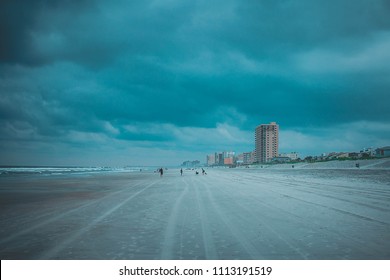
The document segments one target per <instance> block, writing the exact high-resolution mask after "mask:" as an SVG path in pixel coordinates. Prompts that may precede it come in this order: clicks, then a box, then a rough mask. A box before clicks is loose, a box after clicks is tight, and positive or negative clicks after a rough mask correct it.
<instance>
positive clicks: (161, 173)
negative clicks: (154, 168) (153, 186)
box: [160, 167, 164, 177]
mask: <svg viewBox="0 0 390 280" xmlns="http://www.w3.org/2000/svg"><path fill="white" fill-rule="evenodd" d="M163 173H164V170H163V168H162V167H161V168H160V177H162V175H163Z"/></svg>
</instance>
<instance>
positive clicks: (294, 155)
mask: <svg viewBox="0 0 390 280" xmlns="http://www.w3.org/2000/svg"><path fill="white" fill-rule="evenodd" d="M279 157H287V158H289V159H290V160H297V159H298V158H299V155H298V153H297V152H291V153H282V154H280V155H279Z"/></svg>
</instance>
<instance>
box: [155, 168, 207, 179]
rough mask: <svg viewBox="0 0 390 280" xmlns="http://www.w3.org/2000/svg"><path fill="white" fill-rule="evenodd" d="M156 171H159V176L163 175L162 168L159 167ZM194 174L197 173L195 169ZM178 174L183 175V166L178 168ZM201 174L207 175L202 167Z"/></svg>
mask: <svg viewBox="0 0 390 280" xmlns="http://www.w3.org/2000/svg"><path fill="white" fill-rule="evenodd" d="M157 171H158V173H160V177H162V176H163V174H164V169H163V168H162V167H161V168H159V169H157ZM195 174H196V175H198V174H199V172H198V171H195ZM180 175H181V176H183V168H180ZM202 175H207V173H206V171H205V170H204V169H203V168H202Z"/></svg>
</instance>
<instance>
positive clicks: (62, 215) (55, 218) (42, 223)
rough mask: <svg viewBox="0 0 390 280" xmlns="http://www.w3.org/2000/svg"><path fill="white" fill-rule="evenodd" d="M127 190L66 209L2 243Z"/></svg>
mask: <svg viewBox="0 0 390 280" xmlns="http://www.w3.org/2000/svg"><path fill="white" fill-rule="evenodd" d="M139 185H140V183H138V184H137V185H135V186H132V188H135V187H138V186H139ZM126 191H128V189H126V188H124V189H121V190H119V191H116V192H113V193H110V194H109V195H106V196H104V197H102V198H100V199H98V200H94V201H90V202H88V203H86V204H83V205H81V206H79V207H76V208H73V209H71V210H68V211H66V212H63V213H61V214H58V215H56V216H54V217H52V218H49V219H46V220H44V221H43V222H40V223H37V224H34V225H33V226H31V227H29V228H26V229H23V230H21V231H19V232H17V233H13V234H12V235H11V236H9V237H7V238H4V239H2V240H0V245H2V244H4V243H8V242H10V241H12V240H14V239H16V238H18V237H20V236H22V235H26V234H29V233H31V232H33V231H34V230H37V229H39V228H41V227H44V226H46V225H48V224H51V223H55V222H57V221H59V220H60V219H62V218H64V217H66V216H69V215H71V214H73V213H76V212H77V211H80V210H82V209H84V208H88V207H89V206H92V205H94V204H97V203H100V202H102V201H104V200H105V199H108V198H110V197H113V196H115V195H118V194H121V193H124V192H126ZM44 216H47V215H44Z"/></svg>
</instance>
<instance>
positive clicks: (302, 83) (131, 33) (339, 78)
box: [0, 0, 390, 166]
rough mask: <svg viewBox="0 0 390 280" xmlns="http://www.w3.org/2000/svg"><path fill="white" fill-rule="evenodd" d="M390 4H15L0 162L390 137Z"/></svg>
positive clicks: (342, 144) (105, 161)
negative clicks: (266, 129)
mask: <svg viewBox="0 0 390 280" xmlns="http://www.w3.org/2000/svg"><path fill="white" fill-rule="evenodd" d="M389 15H390V1H388V0H371V1H367V0H327V1H325V0H324V1H313V0H295V1H292V0H290V1H288V0H284V1H283V0H273V1H269V0H253V1H250V0H246V1H245V0H221V1H218V0H217V1H209V0H207V1H206V0H205V1H203V0H199V1H184V0H155V1H146V0H142V1H141V0H139V1H127V0H115V1H103V0H67V1H64V0H51V1H49V0H46V1H45V0H36V1H28V0H25V1H23V0H2V1H1V4H0V153H1V156H0V164H3V165H89V166H90V165H92V166H99V165H105V166H107V165H111V166H122V165H176V164H180V163H181V162H183V161H184V160H196V159H198V160H200V161H201V162H205V157H206V155H207V154H209V153H213V152H215V151H223V150H233V151H236V153H241V152H247V151H251V150H253V149H254V129H255V127H256V126H257V125H259V124H262V123H269V122H271V121H275V122H277V123H278V124H279V126H280V139H279V141H280V148H279V152H292V151H296V152H298V153H299V154H301V155H302V156H305V155H318V154H320V153H323V152H332V151H359V150H360V149H362V148H364V147H374V148H376V147H381V146H387V145H390V110H389V108H390V106H389V105H390V16H389Z"/></svg>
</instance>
